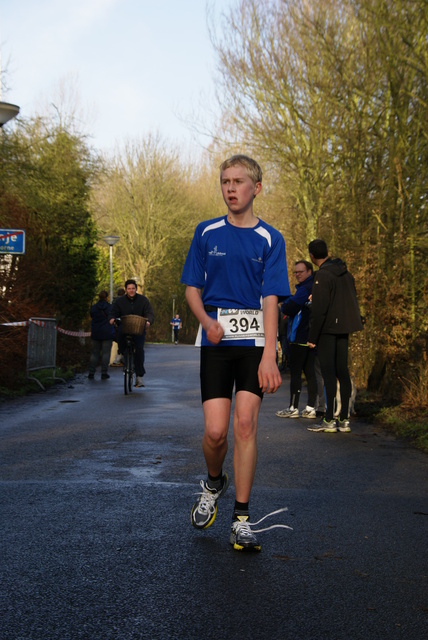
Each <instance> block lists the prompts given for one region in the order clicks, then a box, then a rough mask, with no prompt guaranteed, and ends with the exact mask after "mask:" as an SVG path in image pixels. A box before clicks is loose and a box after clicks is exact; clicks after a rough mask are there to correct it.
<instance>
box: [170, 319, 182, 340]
mask: <svg viewBox="0 0 428 640" xmlns="http://www.w3.org/2000/svg"><path fill="white" fill-rule="evenodd" d="M169 324H170V325H171V327H172V328H173V331H174V342H175V344H178V332H179V331H180V329H181V319H180V314H179V313H176V314H175V316H174V317H173V319H172V320H171V322H170V323H169Z"/></svg>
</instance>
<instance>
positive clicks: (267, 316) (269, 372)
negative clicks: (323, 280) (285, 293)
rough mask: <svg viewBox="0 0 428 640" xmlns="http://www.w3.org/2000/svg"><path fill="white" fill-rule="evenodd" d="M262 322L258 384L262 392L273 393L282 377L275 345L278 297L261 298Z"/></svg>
mask: <svg viewBox="0 0 428 640" xmlns="http://www.w3.org/2000/svg"><path fill="white" fill-rule="evenodd" d="M263 324H264V328H265V346H264V350H263V356H262V359H261V361H260V365H259V372H258V377H259V385H260V389H261V390H262V391H263V393H275V391H276V390H277V389H278V388H279V387H280V386H281V383H282V378H281V374H280V372H279V369H278V365H277V364H276V346H277V333H278V297H277V296H267V297H266V298H263Z"/></svg>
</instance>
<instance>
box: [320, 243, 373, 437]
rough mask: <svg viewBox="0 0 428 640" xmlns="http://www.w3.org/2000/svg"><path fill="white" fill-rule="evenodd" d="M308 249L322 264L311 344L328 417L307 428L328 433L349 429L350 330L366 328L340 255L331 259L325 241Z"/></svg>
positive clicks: (349, 275)
mask: <svg viewBox="0 0 428 640" xmlns="http://www.w3.org/2000/svg"><path fill="white" fill-rule="evenodd" d="M308 248H309V256H310V258H311V261H312V262H313V263H314V264H315V265H316V266H317V267H319V269H318V271H317V272H316V273H315V276H314V284H313V288H312V305H311V323H310V328H309V335H308V346H309V347H311V348H315V347H316V348H317V353H318V358H319V361H320V364H321V372H322V376H323V378H324V385H325V392H326V405H327V406H326V413H325V418H324V419H323V420H322V421H321V423H320V424H319V425H316V426H314V427H308V429H309V430H310V431H325V432H327V433H335V432H336V431H337V429H339V431H342V432H349V431H351V428H350V425H349V400H350V397H351V393H352V384H351V378H350V376H349V370H348V341H349V334H350V333H354V332H355V331H361V329H362V328H363V323H362V321H361V315H360V309H359V307H358V300H357V293H356V290H355V282H354V278H353V276H352V275H351V273H349V271H348V269H347V267H346V264H345V263H344V262H343V261H342V260H340V258H335V259H334V260H333V259H331V258H329V256H328V249H327V244H326V243H325V242H324V240H312V242H310V243H309V247H308ZM337 380H339V383H340V399H341V409H340V417H339V420H338V421H337V423H336V421H335V420H334V419H333V415H334V404H335V397H336V389H337Z"/></svg>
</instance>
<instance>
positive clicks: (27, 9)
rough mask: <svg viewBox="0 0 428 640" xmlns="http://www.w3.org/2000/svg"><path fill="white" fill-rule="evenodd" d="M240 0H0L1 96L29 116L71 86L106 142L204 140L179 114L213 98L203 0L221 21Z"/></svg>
mask: <svg viewBox="0 0 428 640" xmlns="http://www.w3.org/2000/svg"><path fill="white" fill-rule="evenodd" d="M234 1H235V0H72V1H70V0H36V1H35V0H2V1H1V3H0V52H1V61H2V85H3V89H2V94H1V100H2V101H3V102H10V103H12V104H16V105H18V106H19V107H20V116H22V117H24V118H26V117H31V116H34V115H35V114H36V113H40V112H42V111H43V107H44V105H46V104H48V103H52V102H53V103H55V104H57V103H60V100H59V95H60V87H68V88H69V89H68V95H71V96H74V97H75V96H76V95H78V96H79V97H78V109H77V113H78V117H79V122H82V123H83V126H82V129H83V131H84V133H88V134H89V135H90V136H91V139H90V142H91V144H92V145H93V146H94V147H96V148H97V149H99V150H101V151H107V152H108V151H111V150H114V148H115V147H116V146H117V145H119V146H120V145H121V144H122V143H123V142H124V141H125V140H126V139H136V138H141V137H142V136H145V135H147V134H149V133H159V134H160V135H161V136H162V137H163V138H165V139H167V140H169V141H171V142H172V143H174V144H178V145H180V146H183V148H186V147H187V148H189V149H194V148H195V147H197V146H199V147H200V146H201V145H203V144H206V143H207V138H206V137H205V138H204V137H202V138H201V137H200V138H198V139H197V140H196V141H195V139H194V138H195V136H194V134H192V133H191V131H189V128H188V125H186V124H185V123H184V122H183V120H188V119H189V118H190V119H192V116H193V114H195V113H197V114H201V113H208V112H209V109H208V108H207V107H208V106H210V107H211V106H212V105H214V104H215V100H214V75H215V65H216V58H215V54H214V51H213V48H212V45H211V42H210V38H209V34H208V28H207V21H206V9H207V2H208V5H209V6H210V7H211V8H212V9H213V10H214V15H215V16H216V20H217V21H218V20H219V19H220V16H221V13H222V12H224V11H227V10H228V7H230V6H231V5H232V4H233V3H234ZM235 3H236V2H235ZM70 87H71V90H70ZM65 103H66V104H67V100H65ZM68 103H69V104H71V103H72V100H69V101H68ZM207 117H208V120H209V119H210V118H211V121H212V120H213V119H214V117H215V116H207Z"/></svg>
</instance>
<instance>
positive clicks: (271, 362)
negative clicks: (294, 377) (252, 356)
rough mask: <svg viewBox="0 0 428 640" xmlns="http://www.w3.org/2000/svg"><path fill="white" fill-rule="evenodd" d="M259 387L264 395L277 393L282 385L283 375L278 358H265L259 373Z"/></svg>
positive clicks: (262, 360)
mask: <svg viewBox="0 0 428 640" xmlns="http://www.w3.org/2000/svg"><path fill="white" fill-rule="evenodd" d="M258 378H259V386H260V389H261V390H262V392H263V393H275V391H276V390H277V389H279V387H280V386H281V384H282V378H281V374H280V372H279V369H278V365H277V364H276V356H274V357H269V356H268V357H265V356H263V357H262V359H261V361H260V364H259V371H258Z"/></svg>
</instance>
